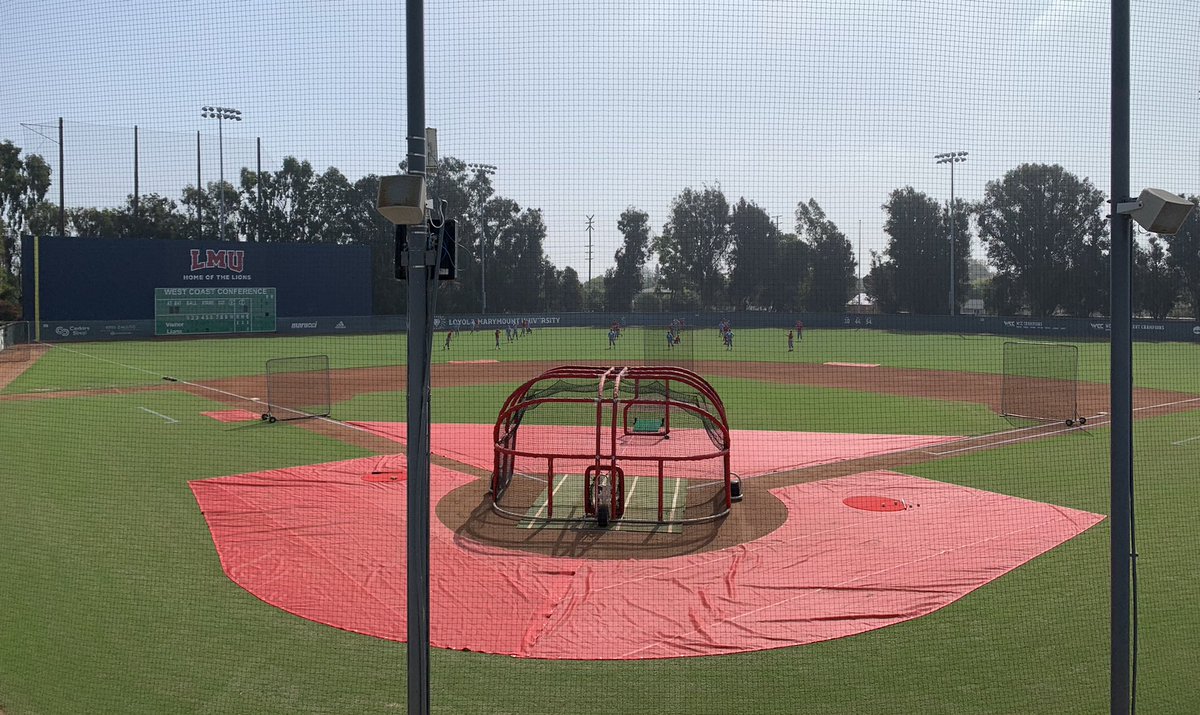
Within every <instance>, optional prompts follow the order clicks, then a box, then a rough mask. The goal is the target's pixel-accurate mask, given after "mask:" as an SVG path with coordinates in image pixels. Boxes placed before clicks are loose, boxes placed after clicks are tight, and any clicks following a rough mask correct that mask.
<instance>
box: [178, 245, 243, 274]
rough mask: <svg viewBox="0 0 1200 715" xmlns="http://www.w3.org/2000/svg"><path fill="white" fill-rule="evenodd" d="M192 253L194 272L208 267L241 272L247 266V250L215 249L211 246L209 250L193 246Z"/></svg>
mask: <svg viewBox="0 0 1200 715" xmlns="http://www.w3.org/2000/svg"><path fill="white" fill-rule="evenodd" d="M191 253H192V271H193V272H195V271H202V270H205V269H208V268H219V269H221V270H229V271H233V272H234V273H241V272H242V271H243V270H244V269H245V268H246V252H245V251H232V250H227V249H221V250H219V251H214V250H213V249H211V248H210V249H208V250H201V249H199V248H193V249H191Z"/></svg>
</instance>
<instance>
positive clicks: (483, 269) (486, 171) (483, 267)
mask: <svg viewBox="0 0 1200 715" xmlns="http://www.w3.org/2000/svg"><path fill="white" fill-rule="evenodd" d="M467 168H468V169H474V170H475V171H478V172H479V173H481V174H483V175H485V176H492V175H493V174H495V173H496V167H495V166H494V165H492V164H467ZM483 222H484V218H483V199H482V198H480V201H479V312H480V313H483V314H485V315H486V314H487V234H486V233H485V232H484V230H483V229H484V223H483Z"/></svg>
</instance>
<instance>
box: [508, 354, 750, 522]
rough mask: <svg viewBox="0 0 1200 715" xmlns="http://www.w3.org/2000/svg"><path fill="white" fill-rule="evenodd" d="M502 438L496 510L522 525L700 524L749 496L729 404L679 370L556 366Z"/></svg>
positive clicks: (518, 405)
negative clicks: (737, 469) (737, 464)
mask: <svg viewBox="0 0 1200 715" xmlns="http://www.w3.org/2000/svg"><path fill="white" fill-rule="evenodd" d="M668 438H670V439H669V441H668ZM493 439H494V450H495V451H494V460H493V465H492V475H491V484H490V485H489V489H488V494H489V500H490V501H491V506H492V510H493V511H494V512H496V513H497V514H500V515H502V516H506V517H509V518H512V519H514V520H517V521H518V522H519V523H520V525H521V526H523V527H529V528H532V527H533V526H535V525H538V524H546V523H553V522H558V523H564V524H579V525H581V526H582V525H585V524H592V523H596V524H599V525H600V526H601V527H607V526H609V525H617V524H644V525H649V526H657V525H663V524H697V523H702V522H707V521H713V520H715V519H720V518H723V517H725V516H726V515H728V514H729V513H730V511H731V509H732V506H733V502H734V501H737V500H740V498H741V480H740V479H738V477H737V475H735V474H733V473H732V472H731V471H730V468H729V465H730V430H729V421H728V418H727V416H726V413H725V406H724V404H723V403H722V401H721V398H720V397H719V396H718V395H717V392H716V390H714V389H713V387H712V385H710V384H709V383H708V382H707V381H705V380H704V378H702V377H700V376H699V375H697V374H696V373H694V372H691V371H690V370H686V369H683V368H679V367H675V366H670V365H661V366H641V367H595V366H572V365H568V366H563V367H557V368H553V369H551V370H547V371H546V372H544V373H542V374H541V375H539V376H538V377H536V378H533V379H532V380H529V381H528V382H526V383H524V384H523V385H521V386H520V387H518V388H517V389H516V390H514V391H513V393H512V394H511V395H509V397H508V399H507V400H505V402H504V404H503V406H502V407H501V409H500V412H499V414H498V415H497V418H496V425H495V428H494V431H493Z"/></svg>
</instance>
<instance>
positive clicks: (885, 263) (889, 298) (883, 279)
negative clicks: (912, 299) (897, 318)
mask: <svg viewBox="0 0 1200 715" xmlns="http://www.w3.org/2000/svg"><path fill="white" fill-rule="evenodd" d="M896 274H897V267H896V262H895V261H893V260H884V259H883V256H881V255H880V254H879V253H877V252H875V251H871V270H870V271H869V272H868V273H867V275H865V276H864V277H863V287H864V289H865V290H866V293H867V295H868V296H870V298H871V302H872V303H874V304H875V307H876V308H877V309H879V311H880V312H883V313H899V312H900V310H901V308H900V305H901V303H900V296H899V293H900V288H899V286H898V285H897V283H898V279H897V275H896Z"/></svg>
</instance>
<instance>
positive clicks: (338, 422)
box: [56, 344, 375, 434]
mask: <svg viewBox="0 0 1200 715" xmlns="http://www.w3.org/2000/svg"><path fill="white" fill-rule="evenodd" d="M56 347H58V348H60V349H62V350H66V351H67V352H70V353H75V354H76V355H82V356H83V357H86V358H91V359H93V360H99V361H101V362H106V363H109V364H110V365H116V366H117V367H123V368H127V369H129V370H135V371H137V372H143V373H145V374H147V375H153V376H155V377H157V378H159V379H160V380H171V381H174V382H177V383H179V384H182V385H189V386H191V387H196V388H199V389H201V390H209V391H210V392H216V393H218V394H221V395H228V396H229V397H236V398H237V399H239V400H245V401H246V402H257V403H259V404H260V405H267V406H268V407H278V409H282V410H287V411H289V412H294V413H296V414H306V413H302V412H300V411H299V410H292V409H289V408H287V407H279V406H277V405H271V404H270V403H269V402H264V401H262V400H260V399H258V398H255V397H246V396H245V395H239V394H237V393H236V392H229V391H228V390H222V389H220V388H218V387H212V386H211V385H201V384H199V383H195V382H190V381H188V380H184V379H183V378H179V377H172V376H170V375H162V374H159V373H157V372H154V371H153V370H147V369H145V368H141V367H137V366H135V365H126V364H125V363H123V362H117V361H116V360H109V359H108V358H103V357H100V356H98V355H92V354H90V353H85V352H83V351H82V350H75V349H73V348H68V347H66V346H63V345H57V344H56ZM311 418H312V419H317V420H322V421H323V422H328V423H330V424H335V425H340V426H342V427H346V428H349V429H352V430H358V431H359V432H366V433H367V434H375V433H374V432H372V431H371V430H369V429H366V428H365V427H359V426H358V425H354V424H350V423H349V422H342V421H341V420H335V419H333V418H332V417H326V416H324V415H312V417H311Z"/></svg>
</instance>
